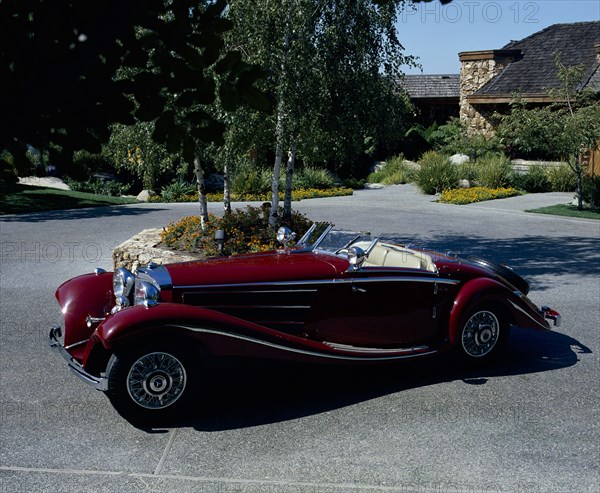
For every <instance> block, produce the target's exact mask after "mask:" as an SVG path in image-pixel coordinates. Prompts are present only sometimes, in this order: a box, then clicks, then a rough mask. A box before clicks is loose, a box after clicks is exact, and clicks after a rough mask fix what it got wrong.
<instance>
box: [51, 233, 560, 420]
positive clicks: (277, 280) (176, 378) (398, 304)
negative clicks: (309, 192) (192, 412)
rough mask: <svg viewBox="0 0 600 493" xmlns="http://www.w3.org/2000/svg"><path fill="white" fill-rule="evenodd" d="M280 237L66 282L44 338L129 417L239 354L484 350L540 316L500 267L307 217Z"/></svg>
mask: <svg viewBox="0 0 600 493" xmlns="http://www.w3.org/2000/svg"><path fill="white" fill-rule="evenodd" d="M293 237H294V235H293V234H292V233H291V232H290V231H289V230H287V229H285V228H282V229H281V230H280V231H279V232H278V239H279V240H280V242H281V243H282V245H283V246H282V248H281V249H280V250H276V251H272V252H267V253H257V254H251V255H243V256H232V257H219V258H213V259H210V260H206V261H195V262H185V263H174V264H170V265H157V264H153V263H150V264H148V265H147V266H146V267H143V268H139V269H137V271H136V272H135V274H133V273H131V272H129V271H128V270H126V269H124V268H118V269H116V270H115V272H114V273H110V272H105V271H103V270H102V269H96V271H95V273H91V274H88V275H84V276H80V277H76V278H74V279H71V280H69V281H67V282H65V283H64V284H63V285H62V286H60V287H59V288H58V290H57V292H56V298H57V300H58V302H59V304H60V306H61V307H62V312H63V314H64V328H61V327H59V326H56V327H53V328H52V329H51V331H50V345H51V346H52V347H54V348H56V349H58V350H59V351H60V353H61V354H62V355H63V356H64V358H65V359H66V360H67V362H68V365H69V367H70V368H71V370H73V371H74V372H75V374H76V375H78V376H79V377H81V378H82V379H83V380H85V381H86V382H87V383H89V384H91V385H92V386H93V387H95V388H96V389H98V390H102V391H105V392H106V393H107V394H108V396H109V398H110V400H111V402H112V403H113V405H114V406H115V407H116V408H117V409H118V410H119V411H120V412H121V413H122V414H124V415H126V416H128V417H131V418H133V419H141V420H142V419H153V418H154V417H157V418H160V417H161V416H164V415H168V414H170V413H173V412H176V411H177V410H178V409H181V408H182V406H185V403H186V401H187V400H188V399H190V398H193V394H194V392H196V391H197V390H198V383H199V381H200V380H201V378H199V377H198V375H199V371H198V369H199V367H201V366H202V367H206V366H207V365H210V364H211V362H215V361H224V360H229V359H230V358H244V359H245V360H247V359H248V358H250V359H256V360H259V359H260V360H264V359H268V360H285V361H300V362H306V363H341V364H369V363H370V364H372V363H377V362H390V361H394V360H403V359H407V358H417V357H427V356H432V355H435V354H439V353H443V352H448V351H454V352H455V353H456V354H457V356H459V357H461V358H463V359H465V360H470V361H473V362H479V361H484V360H487V359H490V358H491V357H493V356H494V355H495V354H497V353H498V352H499V350H500V349H501V347H502V346H503V343H504V342H505V341H506V339H507V337H508V333H509V329H510V327H511V326H513V325H516V326H520V327H527V328H532V329H538V330H550V324H549V322H548V320H551V321H553V323H554V325H558V324H559V322H560V315H559V314H558V313H557V312H556V311H554V310H552V309H550V308H548V307H542V308H537V307H536V306H535V305H534V304H533V303H532V302H531V301H530V300H529V299H528V298H527V293H528V291H529V285H528V283H527V282H526V281H525V280H524V279H523V278H521V277H520V276H519V275H518V274H516V273H515V272H514V271H513V270H511V269H510V268H508V267H506V266H503V265H497V264H494V263H491V262H487V261H485V260H482V259H478V258H460V257H458V256H455V255H451V254H449V255H442V254H438V253H434V252H429V251H425V250H418V249H415V248H411V247H409V246H403V245H396V244H392V243H387V242H384V241H380V240H379V239H378V238H374V239H372V238H369V237H365V236H363V235H356V236H354V237H352V238H351V239H350V241H347V240H348V235H347V234H346V233H344V232H336V231H333V230H332V226H331V225H326V224H319V225H317V224H315V225H313V226H312V227H311V229H310V230H309V231H308V232H307V233H306V234H305V235H304V236H303V237H302V238H301V239H300V240H299V241H298V242H297V243H296V244H295V245H294V246H289V245H290V242H291V241H292V240H293Z"/></svg>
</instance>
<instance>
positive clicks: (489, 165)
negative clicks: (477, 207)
mask: <svg viewBox="0 0 600 493" xmlns="http://www.w3.org/2000/svg"><path fill="white" fill-rule="evenodd" d="M475 173H476V179H477V181H478V183H479V185H481V186H482V187H487V188H503V187H506V186H507V185H509V184H510V176H511V173H512V166H511V165H510V161H509V160H508V158H506V157H505V156H503V155H502V154H486V155H484V156H482V157H480V158H479V159H478V160H477V162H476V166H475Z"/></svg>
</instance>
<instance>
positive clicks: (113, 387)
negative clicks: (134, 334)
mask: <svg viewBox="0 0 600 493" xmlns="http://www.w3.org/2000/svg"><path fill="white" fill-rule="evenodd" d="M193 356H194V353H192V352H191V351H190V350H189V346H188V347H186V344H185V341H182V342H181V343H179V344H176V343H174V342H169V343H154V344H148V345H146V346H142V347H139V348H133V347H131V346H130V347H128V348H123V349H121V350H120V351H119V352H117V353H115V354H113V355H112V356H111V357H110V359H109V361H108V365H107V368H106V375H107V378H108V389H107V392H106V393H107V396H108V398H109V399H110V401H111V403H112V404H113V406H114V407H115V408H116V409H117V411H119V413H120V414H121V415H122V416H124V417H125V418H127V419H128V420H129V421H131V422H134V423H140V424H143V425H152V424H163V423H164V422H165V421H170V420H172V419H178V417H179V416H181V415H182V412H184V411H185V410H186V409H187V404H189V403H190V402H191V399H192V397H193V394H194V389H195V385H196V382H197V375H196V371H195V368H194V366H193V364H192V362H193V361H194V357H193Z"/></svg>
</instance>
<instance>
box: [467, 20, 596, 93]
mask: <svg viewBox="0 0 600 493" xmlns="http://www.w3.org/2000/svg"><path fill="white" fill-rule="evenodd" d="M598 44H600V21H594V22H575V23H570V24H554V25H552V26H550V27H547V28H546V29H544V30H542V31H539V32H537V33H535V34H532V35H531V36H529V37H527V38H525V39H522V40H521V41H512V42H510V43H509V44H507V45H506V46H504V47H503V48H502V49H503V50H520V52H521V54H520V56H517V57H515V60H514V61H513V62H511V63H509V64H508V65H507V66H506V67H505V68H504V70H503V71H502V72H500V74H498V75H497V76H496V77H494V78H493V79H492V80H491V81H490V82H488V83H487V84H486V85H484V86H483V87H482V88H481V89H479V90H478V91H477V92H476V93H475V94H474V95H475V96H483V97H494V96H507V95H511V94H514V93H521V94H522V95H524V96H525V95H527V94H538V95H542V94H547V92H548V90H550V89H557V88H560V87H561V81H560V79H558V76H557V75H558V69H557V67H556V60H555V55H556V54H557V53H560V57H561V61H562V62H563V63H564V64H565V65H567V66H573V65H579V64H584V65H585V66H586V71H585V72H584V75H583V78H582V81H581V83H580V85H579V87H578V89H583V88H585V87H589V88H591V89H594V90H596V91H600V63H599V61H598V55H597V51H596V50H597V48H596V46H597V45H598ZM517 53H518V51H517Z"/></svg>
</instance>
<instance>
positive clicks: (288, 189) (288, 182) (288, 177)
mask: <svg viewBox="0 0 600 493" xmlns="http://www.w3.org/2000/svg"><path fill="white" fill-rule="evenodd" d="M295 166H296V139H295V138H292V143H291V145H290V149H289V151H288V160H287V166H286V169H285V193H284V195H283V218H284V219H286V220H287V219H289V218H290V217H292V184H293V177H294V167H295Z"/></svg>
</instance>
